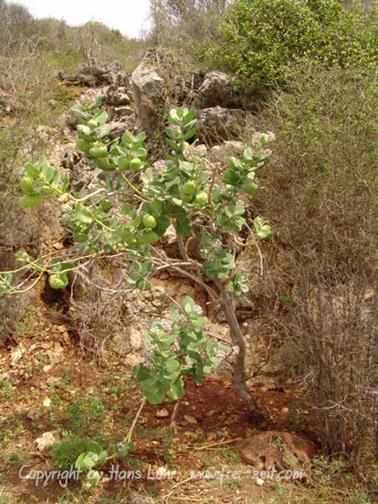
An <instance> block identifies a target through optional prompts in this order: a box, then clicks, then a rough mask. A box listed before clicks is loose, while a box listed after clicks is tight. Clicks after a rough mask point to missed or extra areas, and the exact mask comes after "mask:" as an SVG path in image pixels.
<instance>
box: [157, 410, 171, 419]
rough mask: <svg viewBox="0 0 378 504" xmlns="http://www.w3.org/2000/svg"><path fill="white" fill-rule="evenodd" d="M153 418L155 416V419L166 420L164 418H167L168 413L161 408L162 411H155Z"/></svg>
mask: <svg viewBox="0 0 378 504" xmlns="http://www.w3.org/2000/svg"><path fill="white" fill-rule="evenodd" d="M155 416H156V417H157V418H166V417H168V416H169V411H168V410H167V409H165V408H163V409H161V410H159V411H157V412H156V413H155Z"/></svg>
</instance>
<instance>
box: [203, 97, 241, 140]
mask: <svg viewBox="0 0 378 504" xmlns="http://www.w3.org/2000/svg"><path fill="white" fill-rule="evenodd" d="M249 116H250V114H248V113H247V112H245V111H244V110H240V109H227V108H224V107H219V106H216V107H211V108H207V109H203V110H200V111H199V112H198V120H197V129H198V137H199V140H200V142H204V143H208V144H220V143H222V142H223V141H225V140H232V139H235V138H238V136H239V135H240V131H241V130H242V129H243V126H244V124H245V122H246V120H247V118H248V117H249Z"/></svg>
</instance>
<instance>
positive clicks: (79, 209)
mask: <svg viewBox="0 0 378 504" xmlns="http://www.w3.org/2000/svg"><path fill="white" fill-rule="evenodd" d="M73 218H74V220H75V221H77V222H80V223H81V224H92V222H93V219H94V217H93V212H92V210H91V209H90V208H88V207H85V206H83V205H82V204H81V203H78V204H77V205H76V208H75V211H74V214H73Z"/></svg>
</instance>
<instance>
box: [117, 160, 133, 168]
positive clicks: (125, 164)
mask: <svg viewBox="0 0 378 504" xmlns="http://www.w3.org/2000/svg"><path fill="white" fill-rule="evenodd" d="M117 165H118V168H119V169H120V171H126V170H128V169H129V168H130V162H129V160H128V159H127V157H120V158H118V159H117Z"/></svg>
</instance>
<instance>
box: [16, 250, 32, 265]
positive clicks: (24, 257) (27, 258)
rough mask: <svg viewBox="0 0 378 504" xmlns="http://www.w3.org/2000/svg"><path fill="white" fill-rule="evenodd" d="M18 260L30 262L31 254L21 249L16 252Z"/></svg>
mask: <svg viewBox="0 0 378 504" xmlns="http://www.w3.org/2000/svg"><path fill="white" fill-rule="evenodd" d="M15 256H16V259H17V261H20V262H24V263H28V262H30V260H31V259H30V256H29V254H28V253H27V252H24V251H19V252H16V254H15Z"/></svg>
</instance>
